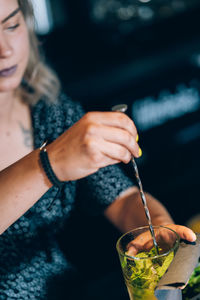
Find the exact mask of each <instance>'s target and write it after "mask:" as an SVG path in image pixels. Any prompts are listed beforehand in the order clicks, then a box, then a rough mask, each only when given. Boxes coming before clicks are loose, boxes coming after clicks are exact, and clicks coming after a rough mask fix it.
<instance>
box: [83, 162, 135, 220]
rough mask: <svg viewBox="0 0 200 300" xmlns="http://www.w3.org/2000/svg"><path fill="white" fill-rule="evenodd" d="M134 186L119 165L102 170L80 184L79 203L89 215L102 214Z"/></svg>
mask: <svg viewBox="0 0 200 300" xmlns="http://www.w3.org/2000/svg"><path fill="white" fill-rule="evenodd" d="M133 185H134V182H133V181H132V180H131V179H129V178H128V177H127V176H126V175H125V174H124V173H123V171H122V170H121V168H120V167H119V166H117V165H114V166H108V167H106V168H102V169H100V170H99V171H98V172H96V173H95V174H92V175H90V176H88V177H86V178H84V179H81V180H79V182H78V189H79V193H78V202H79V203H80V205H81V208H82V209H83V210H84V211H86V212H87V213H89V214H92V215H98V214H101V213H102V212H103V211H104V210H105V209H106V207H107V206H109V205H110V204H111V203H112V202H113V201H114V200H115V199H116V198H117V197H118V196H119V194H120V193H122V192H123V191H125V190H126V189H128V188H130V187H131V186H133Z"/></svg>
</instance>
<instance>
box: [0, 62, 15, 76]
mask: <svg viewBox="0 0 200 300" xmlns="http://www.w3.org/2000/svg"><path fill="white" fill-rule="evenodd" d="M16 70H17V65H15V66H12V67H11V68H8V69H4V70H1V71H0V77H9V76H12V75H13V74H14V73H15V72H16Z"/></svg>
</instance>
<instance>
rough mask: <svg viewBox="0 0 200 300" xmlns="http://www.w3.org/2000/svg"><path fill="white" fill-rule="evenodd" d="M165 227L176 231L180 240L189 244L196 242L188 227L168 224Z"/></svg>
mask: <svg viewBox="0 0 200 300" xmlns="http://www.w3.org/2000/svg"><path fill="white" fill-rule="evenodd" d="M165 226H166V227H169V228H171V229H173V230H174V231H176V232H177V233H178V235H179V236H180V238H181V239H184V240H187V241H189V242H194V241H196V238H197V237H196V234H195V233H194V232H193V231H192V230H191V229H190V228H188V227H185V226H181V225H175V224H169V225H165Z"/></svg>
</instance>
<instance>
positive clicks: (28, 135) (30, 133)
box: [19, 122, 33, 148]
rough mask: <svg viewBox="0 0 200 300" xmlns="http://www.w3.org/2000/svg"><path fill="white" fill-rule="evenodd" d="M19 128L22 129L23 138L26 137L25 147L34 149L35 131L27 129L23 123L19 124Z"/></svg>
mask: <svg viewBox="0 0 200 300" xmlns="http://www.w3.org/2000/svg"><path fill="white" fill-rule="evenodd" d="M19 126H20V129H21V131H22V134H23V137H24V145H25V146H26V147H27V148H32V146H33V130H32V129H26V128H25V127H24V125H23V124H22V123H21V122H19Z"/></svg>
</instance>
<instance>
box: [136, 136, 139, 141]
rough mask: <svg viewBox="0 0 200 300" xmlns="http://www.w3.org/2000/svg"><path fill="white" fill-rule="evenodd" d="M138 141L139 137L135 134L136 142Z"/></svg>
mask: <svg viewBox="0 0 200 300" xmlns="http://www.w3.org/2000/svg"><path fill="white" fill-rule="evenodd" d="M138 141H139V135H138V134H137V136H136V142H138Z"/></svg>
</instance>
